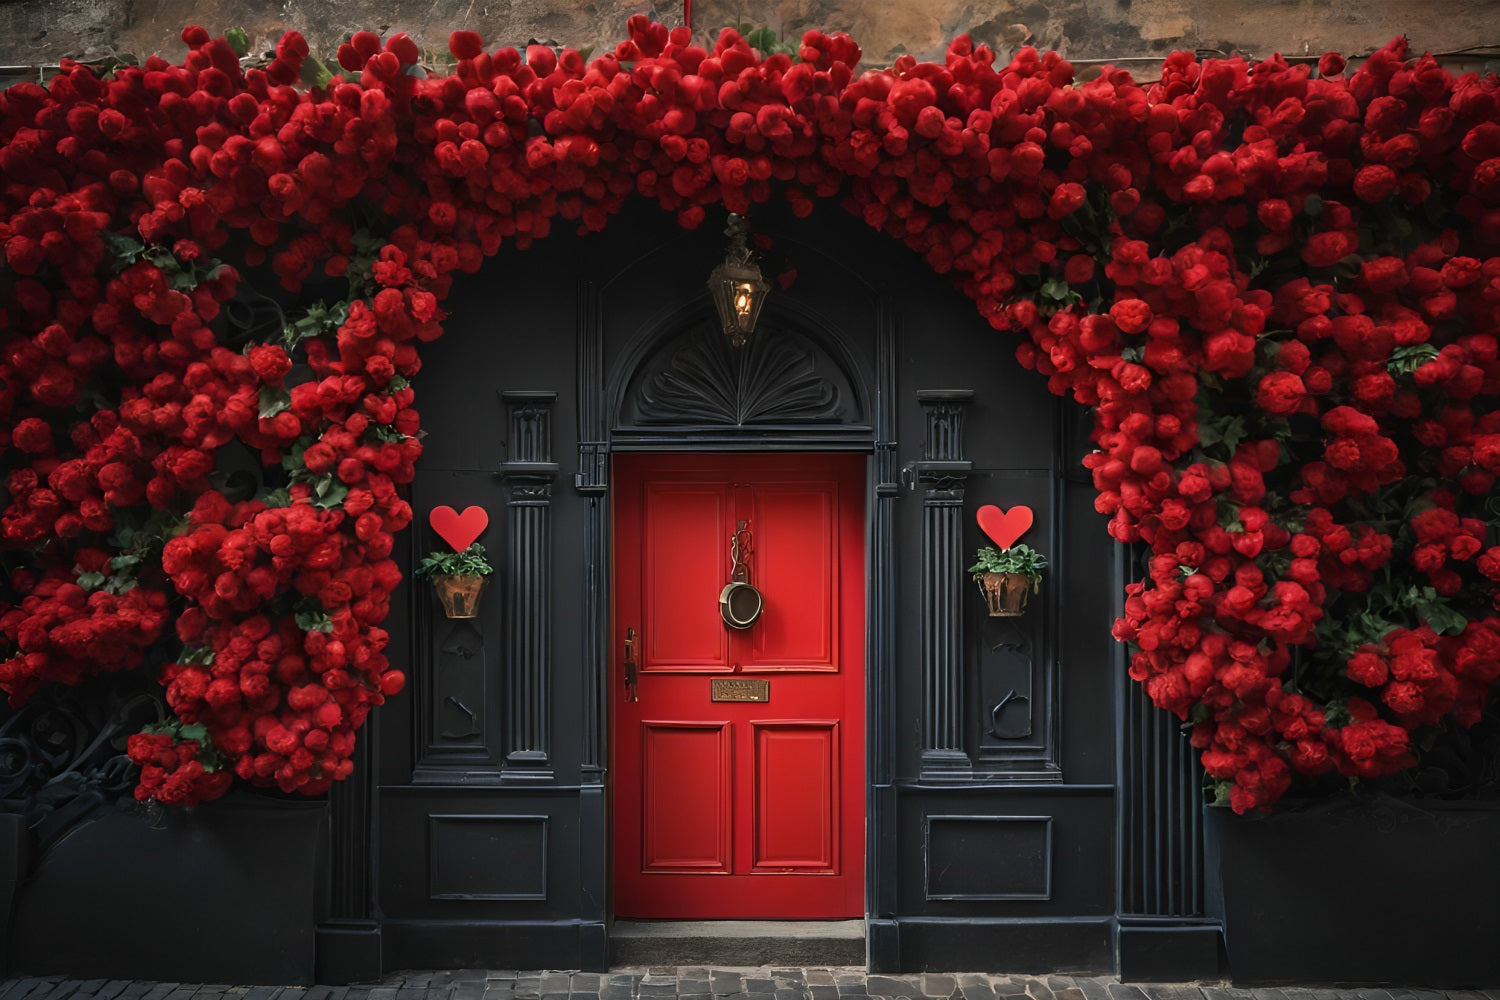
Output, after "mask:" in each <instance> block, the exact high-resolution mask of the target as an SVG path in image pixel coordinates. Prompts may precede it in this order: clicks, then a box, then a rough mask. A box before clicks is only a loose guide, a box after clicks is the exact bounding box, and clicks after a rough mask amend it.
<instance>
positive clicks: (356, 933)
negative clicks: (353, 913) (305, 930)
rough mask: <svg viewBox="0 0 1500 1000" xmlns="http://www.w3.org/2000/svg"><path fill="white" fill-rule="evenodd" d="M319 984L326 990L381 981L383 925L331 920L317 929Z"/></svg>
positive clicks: (369, 922)
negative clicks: (381, 929) (327, 987)
mask: <svg viewBox="0 0 1500 1000" xmlns="http://www.w3.org/2000/svg"><path fill="white" fill-rule="evenodd" d="M316 966H317V971H316V973H315V975H316V979H317V982H318V983H320V984H322V985H324V986H347V985H348V984H350V983H359V982H368V981H370V980H375V979H379V978H380V975H381V972H382V971H383V970H382V968H381V962H380V925H379V924H377V923H375V921H373V920H330V921H328V922H327V923H322V924H319V925H318V929H317V963H316Z"/></svg>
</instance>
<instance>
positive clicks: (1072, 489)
mask: <svg viewBox="0 0 1500 1000" xmlns="http://www.w3.org/2000/svg"><path fill="white" fill-rule="evenodd" d="M753 222H754V225H755V228H756V229H757V231H759V232H763V233H767V234H769V235H771V236H772V237H773V239H774V247H773V248H772V250H771V251H770V252H769V254H768V256H769V257H770V258H772V259H776V258H783V259H784V260H785V263H786V265H787V266H790V267H793V268H795V269H796V272H797V276H796V279H795V282H794V283H793V284H792V285H791V287H790V288H789V289H786V290H776V291H775V292H774V293H773V295H772V297H771V299H770V301H769V303H768V305H767V307H766V311H765V313H764V314H763V316H762V319H761V324H760V328H759V330H758V331H757V332H756V334H755V336H754V338H753V340H752V342H751V344H750V345H749V346H747V347H745V348H743V349H740V350H738V351H736V350H734V349H732V348H730V347H728V346H727V344H726V342H725V341H724V338H723V337H722V336H721V335H720V334H719V333H718V332H717V329H716V324H715V321H714V318H713V314H712V308H711V306H710V303H709V300H708V297H707V294H706V292H705V290H704V281H705V278H706V276H707V273H708V271H709V269H710V268H711V267H712V266H713V264H714V262H715V260H716V259H717V257H718V256H719V255H720V254H721V253H722V248H723V241H722V238H721V237H720V236H719V234H718V229H719V225H718V222H717V220H711V221H710V222H709V223H708V224H706V225H705V226H704V227H703V229H702V230H701V231H698V232H686V231H683V230H681V229H680V228H678V227H677V226H676V224H675V223H674V221H673V220H672V219H671V218H670V217H667V216H665V215H662V214H661V213H659V212H657V211H655V210H654V209H650V208H647V207H644V206H642V207H637V208H635V209H633V210H631V211H629V212H627V214H626V215H625V216H623V217H621V218H619V219H616V220H614V221H613V222H612V223H611V225H610V228H609V230H608V232H606V233H604V234H600V235H594V236H589V237H576V236H574V235H572V234H564V233H559V234H558V235H556V236H553V237H551V238H549V239H548V240H546V241H544V242H543V243H542V244H540V245H538V246H537V247H535V248H533V249H530V250H527V251H525V252H518V251H515V250H511V249H505V250H502V252H501V253H500V255H499V256H498V257H496V258H495V259H493V260H491V261H489V262H488V263H487V264H486V265H485V268H484V270H483V271H482V272H481V273H480V274H478V275H475V276H472V277H469V278H466V279H464V280H462V281H461V282H459V283H458V284H457V285H456V287H455V290H454V293H453V295H452V296H451V298H450V299H449V301H448V303H447V308H448V311H449V319H448V321H447V330H448V332H447V333H446V335H445V337H444V339H443V340H442V341H440V342H438V343H436V344H434V345H432V346H431V347H430V348H428V349H427V351H426V359H427V360H426V367H425V369H424V371H423V372H422V373H421V375H420V376H419V377H418V379H417V380H416V383H415V384H416V387H417V389H418V394H419V401H420V402H419V405H420V406H421V409H422V411H423V418H424V425H425V426H426V427H427V428H428V431H429V436H428V437H427V439H426V453H425V455H424V458H423V460H422V463H421V466H420V468H419V473H418V477H417V480H416V482H415V484H414V486H413V488H412V496H411V499H412V505H413V508H414V510H415V511H416V514H417V525H416V527H414V529H413V530H412V531H411V532H410V533H409V534H408V536H407V538H406V544H407V545H409V546H410V548H409V550H408V552H407V554H406V558H407V559H408V560H409V561H410V564H412V565H414V564H415V561H416V559H417V558H419V557H420V556H421V555H422V554H423V553H425V552H426V551H428V550H430V549H432V548H435V547H438V545H439V543H437V541H436V539H435V537H434V536H433V535H432V533H431V531H430V530H429V529H428V528H427V526H426V515H427V512H428V511H430V510H431V509H432V508H433V507H434V506H437V505H443V504H446V505H450V506H453V507H455V508H458V509H462V508H464V507H467V506H470V505H479V506H482V507H484V508H485V509H486V510H487V511H488V512H489V514H490V527H489V529H488V531H487V532H486V534H485V535H484V536H483V539H482V540H483V542H484V543H485V545H486V547H487V548H488V549H489V551H490V554H491V556H492V557H493V561H494V562H495V565H496V567H497V572H496V575H495V582H494V583H493V584H492V586H491V588H490V591H489V593H488V594H487V595H486V596H485V598H484V603H483V605H482V607H481V611H480V616H479V617H478V618H477V619H474V620H473V621H472V622H464V621H449V620H447V619H445V618H443V617H442V614H441V612H440V611H439V610H438V609H437V607H436V602H435V600H434V599H433V598H432V595H431V592H430V589H429V588H428V587H427V586H426V585H425V584H423V583H421V582H420V581H417V582H416V583H414V584H409V585H408V586H407V589H406V590H405V592H404V600H401V597H402V595H401V594H398V605H397V607H398V610H397V611H396V612H395V613H394V614H393V622H392V631H393V634H394V636H395V639H394V642H393V652H394V654H395V658H396V659H397V661H398V662H399V661H400V659H401V658H402V657H403V656H404V657H406V658H407V659H408V676H409V684H408V687H407V691H406V692H405V693H403V694H402V695H401V696H400V697H399V698H397V699H395V700H394V701H393V702H392V703H391V704H389V705H387V706H386V707H385V708H384V709H383V710H382V711H381V712H379V713H377V718H375V719H374V721H373V722H372V724H371V727H370V730H369V731H368V738H367V739H366V740H365V741H364V744H363V747H364V749H363V750H362V753H364V754H368V759H367V761H365V762H364V765H363V766H362V767H360V768H359V770H358V771H357V772H356V776H355V778H354V779H353V780H351V781H350V782H348V783H346V784H345V785H344V786H342V787H340V788H338V789H337V790H336V792H335V794H334V803H333V806H334V809H333V823H334V850H333V872H334V875H333V887H332V888H333V892H332V905H331V914H332V919H331V920H329V921H328V922H327V923H325V924H324V925H323V927H322V929H321V931H320V934H319V941H318V955H319V968H320V975H321V976H322V977H323V978H324V979H335V978H339V977H341V976H350V975H353V976H359V975H368V974H369V973H370V972H371V971H373V969H374V968H375V966H376V965H377V964H378V965H379V966H380V967H383V968H385V969H395V968H403V967H440V966H485V965H488V966H492V967H493V966H514V967H531V968H535V967H544V966H545V967H582V968H585V969H592V968H602V967H605V966H607V964H608V961H609V938H610V929H611V923H612V920H613V914H614V904H613V901H614V896H613V879H612V872H611V861H610V858H611V842H612V836H613V835H612V830H611V817H612V815H613V811H614V807H615V805H616V800H615V796H616V795H618V794H619V793H618V791H617V790H616V789H614V787H613V786H612V782H611V761H610V759H609V746H610V742H609V727H610V725H611V718H612V709H611V706H612V704H613V701H612V699H613V698H614V697H616V692H617V691H618V690H619V689H620V688H621V679H620V677H619V676H618V674H617V671H618V670H619V664H618V656H617V654H616V650H617V646H618V644H619V642H620V641H621V635H619V634H617V633H622V632H623V624H622V623H620V622H616V621H613V620H612V613H611V609H612V603H611V585H612V576H611V573H612V571H613V563H612V551H613V550H612V539H611V530H610V529H611V468H612V465H611V463H612V459H613V458H614V456H617V455H620V454H624V453H632V452H642V451H647V452H685V453H703V452H743V451H753V452H788V453H799V452H852V453H856V454H858V455H861V456H864V459H865V461H866V463H867V477H866V482H867V487H866V496H865V511H866V521H867V523H866V525H865V537H866V539H867V563H866V569H867V583H866V584H865V587H866V590H865V594H864V608H865V619H866V620H865V644H864V645H865V653H864V663H863V664H862V666H861V667H860V669H861V670H862V673H863V677H864V702H865V706H866V719H865V732H866V738H865V760H864V767H863V780H864V781H865V782H866V784H867V795H866V797H865V815H864V816H862V817H844V820H845V821H846V822H856V823H862V824H863V825H864V829H865V843H866V858H865V869H866V871H865V905H864V915H865V920H866V941H867V948H868V961H869V966H870V968H871V969H876V970H894V969H907V970H915V969H943V968H946V969H954V968H965V969H981V968H992V969H1003V970H1007V971H1038V970H1091V971H1109V970H1114V969H1119V970H1120V971H1122V972H1127V973H1130V974H1136V975H1144V976H1150V975H1157V974H1164V975H1168V976H1177V977H1188V976H1194V975H1199V974H1212V973H1213V972H1214V970H1215V967H1216V966H1215V963H1216V961H1217V945H1216V940H1217V932H1216V928H1213V927H1211V926H1207V925H1201V914H1202V909H1203V904H1202V893H1201V889H1200V887H1199V886H1200V882H1201V879H1200V876H1199V871H1200V869H1201V865H1200V863H1199V861H1198V858H1197V851H1196V849H1195V848H1194V847H1193V846H1192V845H1194V844H1196V843H1197V841H1198V831H1197V829H1196V826H1195V824H1196V822H1197V820H1196V816H1197V812H1198V806H1197V802H1198V800H1197V798H1196V795H1195V794H1194V791H1193V786H1192V781H1193V779H1192V776H1191V774H1190V773H1189V771H1188V762H1187V761H1186V759H1185V757H1184V753H1185V747H1184V746H1183V745H1182V742H1181V738H1180V736H1179V735H1178V734H1177V731H1176V726H1175V724H1174V720H1170V719H1167V718H1165V717H1163V716H1161V715H1160V713H1158V712H1157V711H1156V710H1155V709H1152V708H1150V707H1149V706H1146V705H1144V704H1143V703H1142V702H1141V701H1140V700H1139V696H1138V694H1137V693H1136V692H1135V691H1134V690H1127V688H1126V682H1125V679H1124V677H1123V670H1122V668H1121V664H1120V662H1119V659H1118V657H1119V653H1118V650H1117V649H1116V647H1115V644H1114V643H1113V642H1112V640H1111V638H1110V634H1109V624H1110V620H1111V617H1112V614H1111V611H1112V608H1113V606H1114V602H1115V601H1117V599H1118V594H1119V592H1120V584H1121V582H1122V581H1123V577H1124V572H1125V569H1124V559H1123V557H1122V554H1121V552H1120V551H1118V550H1117V549H1116V548H1115V546H1114V545H1113V543H1111V542H1110V541H1109V540H1108V538H1107V535H1106V534H1105V531H1104V525H1103V523H1102V521H1101V519H1100V518H1099V517H1098V516H1097V515H1096V514H1095V513H1094V511H1093V489H1092V486H1091V484H1090V483H1089V481H1088V479H1087V475H1086V473H1085V472H1084V471H1083V469H1082V467H1081V465H1080V457H1081V455H1082V454H1083V453H1084V451H1085V450H1086V449H1087V448H1088V446H1089V445H1088V442H1087V437H1086V423H1085V418H1084V416H1083V414H1082V413H1081V411H1079V410H1078V409H1077V408H1076V407H1074V406H1073V405H1072V404H1071V403H1067V402H1064V401H1061V400H1059V399H1056V398H1054V397H1053V396H1051V395H1050V394H1049V393H1048V391H1047V389H1046V386H1045V384H1044V380H1043V379H1041V378H1040V377H1038V376H1036V375H1034V374H1032V373H1029V372H1026V371H1024V370H1023V369H1021V367H1020V366H1019V365H1018V364H1017V363H1016V362H1015V360H1014V357H1013V350H1014V346H1015V339H1014V337H1013V336H1011V335H1004V334H997V333H995V332H994V331H992V330H990V329H989V328H988V326H987V324H986V323H985V322H984V321H983V320H982V319H981V318H980V317H979V316H978V315H976V313H975V311H974V310H973V307H972V305H971V304H970V303H969V302H968V301H967V299H965V298H964V297H963V295H962V294H960V293H959V292H958V291H957V290H955V289H954V288H953V287H952V286H951V284H950V283H949V282H948V281H947V280H946V279H945V278H944V277H942V276H938V275H934V274H933V273H932V272H931V271H930V269H929V268H928V267H927V266H926V265H925V264H924V263H923V262H922V261H920V260H918V259H917V258H915V257H913V256H912V255H911V254H910V253H908V252H907V251H906V250H904V249H903V248H901V247H900V246H898V245H895V244H894V243H891V242H889V241H887V240H885V239H884V238H882V237H879V236H877V235H874V234H872V233H871V232H869V231H868V230H866V229H864V228H863V227H862V226H861V225H859V223H858V222H857V220H854V219H852V218H849V217H846V216H845V215H844V214H843V213H842V212H840V211H839V210H838V209H837V208H835V207H834V206H832V205H825V206H821V207H820V208H819V210H818V213H817V214H816V215H815V216H814V217H813V218H811V219H807V220H797V219H793V218H791V217H789V216H785V215H784V214H783V213H781V212H778V211H774V210H771V209H767V210H766V211H765V212H764V213H763V214H762V215H758V216H757V217H756V218H755V219H754V220H753ZM774 269H775V268H774V267H773V268H771V270H774ZM989 503H993V504H998V505H1000V506H1002V507H1010V506H1012V505H1014V504H1026V505H1029V506H1030V507H1032V508H1033V509H1034V510H1035V512H1036V524H1035V526H1034V527H1033V528H1032V529H1031V532H1030V533H1029V534H1028V536H1027V540H1028V541H1029V542H1030V543H1031V544H1032V545H1034V546H1035V547H1037V548H1038V549H1041V550H1042V551H1043V552H1045V553H1046V554H1047V555H1048V557H1049V558H1050V561H1051V568H1050V570H1049V572H1048V573H1047V576H1046V579H1045V582H1044V584H1043V588H1042V591H1041V592H1040V593H1039V594H1038V595H1037V596H1036V597H1035V598H1033V600H1032V603H1031V606H1030V609H1029V610H1028V611H1027V613H1026V614H1025V615H1024V616H1022V617H1020V618H1016V619H992V618H987V617H985V615H984V611H983V608H982V605H981V602H980V598H979V595H978V594H977V593H976V592H975V590H974V589H973V585H972V584H971V583H970V581H969V579H968V574H967V572H966V568H967V566H968V565H969V563H970V562H971V561H972V558H973V552H974V550H975V549H976V548H977V547H978V546H979V544H980V543H981V542H982V541H983V539H982V538H981V536H980V534H979V531H978V529H977V527H976V526H975V522H974V513H975V510H976V509H977V508H978V507H979V506H980V505H982V504H989Z"/></svg>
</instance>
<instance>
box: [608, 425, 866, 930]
mask: <svg viewBox="0 0 1500 1000" xmlns="http://www.w3.org/2000/svg"><path fill="white" fill-rule="evenodd" d="M739 451H740V452H742V453H751V454H755V455H758V456H759V455H771V456H776V455H787V456H795V455H808V454H829V455H860V456H865V461H864V463H863V464H864V476H863V485H862V488H861V490H860V497H859V499H860V506H861V508H862V510H863V512H864V523H863V525H862V526H861V532H860V533H861V535H862V539H863V544H864V560H865V561H864V567H865V585H864V587H863V592H862V593H861V595H860V606H861V609H862V614H863V621H862V622H861V624H860V630H861V632H862V633H863V655H862V656H861V663H860V675H861V676H860V683H861V685H862V687H861V690H860V696H861V703H862V706H863V712H864V718H863V719H862V720H861V721H862V723H863V725H864V741H863V743H864V745H863V746H862V747H860V748H859V749H858V752H862V754H863V761H862V763H863V766H862V767H861V769H860V772H861V775H862V780H863V782H864V796H863V798H864V809H863V810H862V813H861V818H862V819H863V820H864V831H863V836H862V838H861V839H862V840H863V842H864V843H863V847H864V851H863V854H864V864H863V867H864V871H863V872H862V873H861V874H862V876H863V877H862V883H863V893H862V895H863V899H864V904H863V916H862V919H864V921H865V922H866V924H867V925H868V921H869V920H870V916H871V914H872V913H873V912H874V910H873V907H872V899H871V887H872V880H873V879H874V877H875V874H876V873H875V870H874V866H873V862H872V859H871V852H872V851H873V850H874V849H875V844H876V839H877V838H876V837H875V831H874V826H873V818H872V812H871V810H872V806H873V804H874V797H873V795H872V790H873V788H874V783H873V777H872V771H871V766H872V763H873V761H874V760H875V754H874V748H875V745H876V744H875V743H874V741H873V738H872V735H871V733H870V727H871V725H872V723H873V720H874V716H873V714H872V705H871V700H872V698H873V697H874V694H875V692H874V687H875V684H874V681H873V674H872V670H871V667H872V665H873V663H874V657H873V656H872V653H871V646H870V643H871V642H872V640H873V639H874V638H875V633H876V629H875V628H874V627H873V626H874V619H873V616H872V615H871V612H870V608H871V604H870V602H871V600H872V598H873V597H874V595H875V592H876V590H877V588H876V586H875V580H876V575H875V572H874V567H875V564H876V561H877V560H876V558H875V556H876V551H877V550H876V548H875V546H874V544H873V543H874V536H875V532H874V527H875V517H874V515H875V509H876V508H875V503H876V500H877V497H876V492H875V490H874V488H873V486H874V481H873V474H874V462H873V460H872V457H871V456H870V453H869V452H868V451H865V450H863V449H854V448H848V449H835V448H820V447H804V448H777V447H766V448H757V449H754V451H753V452H746V450H745V449H739ZM640 454H657V455H662V454H671V455H730V454H735V451H726V450H724V449H713V448H703V447H695V446H694V444H693V443H692V442H684V445H683V447H677V448H671V449H663V448H652V449H644V448H642V449H629V448H622V449H616V450H613V451H612V453H611V455H610V459H609V473H610V481H611V483H613V482H615V481H616V477H615V463H614V457H615V456H616V455H640ZM605 523H606V525H607V526H608V542H607V553H608V560H607V563H606V567H605V571H604V578H605V580H606V581H607V583H608V592H609V593H608V598H607V599H606V601H605V607H606V608H607V609H608V624H607V626H606V629H605V631H606V634H607V635H608V636H609V637H610V641H612V642H614V641H618V639H619V636H620V628H619V626H620V620H619V617H618V614H617V610H616V606H615V596H616V592H615V586H614V583H615V579H616V572H617V570H618V566H617V564H616V561H615V555H616V552H617V546H616V544H615V538H614V531H613V528H614V511H613V507H611V508H610V510H609V511H608V513H607V514H606V518H605ZM879 562H880V563H881V564H882V566H881V572H882V574H888V573H889V567H888V566H886V565H884V564H885V563H886V559H885V558H881V559H880V560H879ZM887 620H889V617H888V619H887ZM613 656H614V650H613V649H612V648H611V649H610V650H609V652H608V653H607V654H606V657H605V661H604V674H605V685H606V691H605V696H604V702H605V704H604V708H605V722H606V729H605V733H604V748H605V761H606V766H607V768H608V769H609V770H610V771H611V772H612V771H613V770H614V766H613V765H614V760H613V757H612V751H613V748H614V747H615V739H616V736H617V727H618V721H619V720H618V711H617V706H618V704H619V690H618V688H619V685H620V683H621V678H620V677H619V676H618V675H617V674H616V672H615V671H614V659H613ZM850 749H851V750H853V749H854V748H852V747H851V748H850ZM617 794H619V789H618V787H617V785H616V783H615V780H614V776H613V774H611V775H610V777H609V778H608V780H607V781H606V782H605V817H604V818H605V837H606V843H605V848H606V852H605V874H606V881H607V895H608V900H609V902H608V906H607V921H608V922H611V923H612V922H613V921H614V919H615V871H614V858H615V843H614V839H615V803H616V799H615V796H616V795H617ZM892 888H894V885H893V886H892ZM682 919H685V920H687V919H696V918H691V917H684V918H682Z"/></svg>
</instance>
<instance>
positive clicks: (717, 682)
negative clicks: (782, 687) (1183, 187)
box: [710, 677, 771, 701]
mask: <svg viewBox="0 0 1500 1000" xmlns="http://www.w3.org/2000/svg"><path fill="white" fill-rule="evenodd" d="M710 683H711V684H712V685H713V688H712V690H713V698H712V700H713V701H770V700H771V682H770V681H758V680H750V679H748V678H744V677H715V678H714V679H713V680H712V681H711V682H710Z"/></svg>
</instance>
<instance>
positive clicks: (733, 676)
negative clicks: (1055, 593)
mask: <svg viewBox="0 0 1500 1000" xmlns="http://www.w3.org/2000/svg"><path fill="white" fill-rule="evenodd" d="M611 495H612V498H613V502H614V512H615V514H614V517H615V522H614V539H615V567H614V573H615V589H614V593H615V609H614V610H615V616H614V638H615V652H614V654H613V663H612V664H611V666H612V669H613V674H612V676H611V690H612V695H611V698H612V701H613V703H614V731H613V738H614V745H613V749H614V755H613V760H614V815H615V840H614V842H615V913H616V915H617V916H621V917H665V918H680V919H713V918H760V919H769V918H789V919H795V918H802V919H819V918H821V919H828V918H837V917H854V916H859V915H861V914H862V913H863V912H864V826H865V823H864V802H865V781H864V590H865V572H864V566H865V508H864V461H863V459H862V458H861V457H860V456H858V455H801V456H785V455H670V456H663V455H622V456H619V457H617V458H616V459H615V468H614V485H613V488H612V490H611ZM741 521H743V522H746V524H745V528H746V529H747V531H748V536H746V535H744V534H743V533H742V535H741V538H742V541H743V544H742V548H743V549H745V550H748V558H747V559H746V560H745V561H746V563H747V564H748V567H749V575H750V578H749V582H750V583H751V585H753V586H754V587H756V588H757V589H758V590H759V591H760V592H761V594H762V595H763V598H764V611H763V613H762V615H761V617H760V618H759V619H758V620H757V621H756V622H755V623H754V624H753V625H751V626H750V627H749V628H746V629H743V630H741V629H733V628H730V627H729V626H727V625H726V624H725V623H724V620H723V619H722V618H721V617H720V611H719V596H720V592H721V591H722V590H723V588H724V586H725V584H726V583H728V582H729V580H730V578H731V556H730V547H731V539H732V536H733V535H734V534H735V532H736V530H737V529H738V528H739V522H741ZM627 638H633V644H632V651H631V653H630V654H628V655H629V658H630V659H631V660H632V661H633V667H634V669H633V671H632V672H633V674H634V676H635V684H634V686H633V688H628V687H627V685H626V683H625V678H626V673H627V663H626V662H625V661H626V658H627V653H626V652H625V649H626V646H625V643H626V640H627ZM726 681H727V682H728V683H727V684H726V683H725V682H726ZM746 696H755V697H759V696H764V697H765V699H766V700H764V701H741V700H723V699H727V698H743V697H746Z"/></svg>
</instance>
